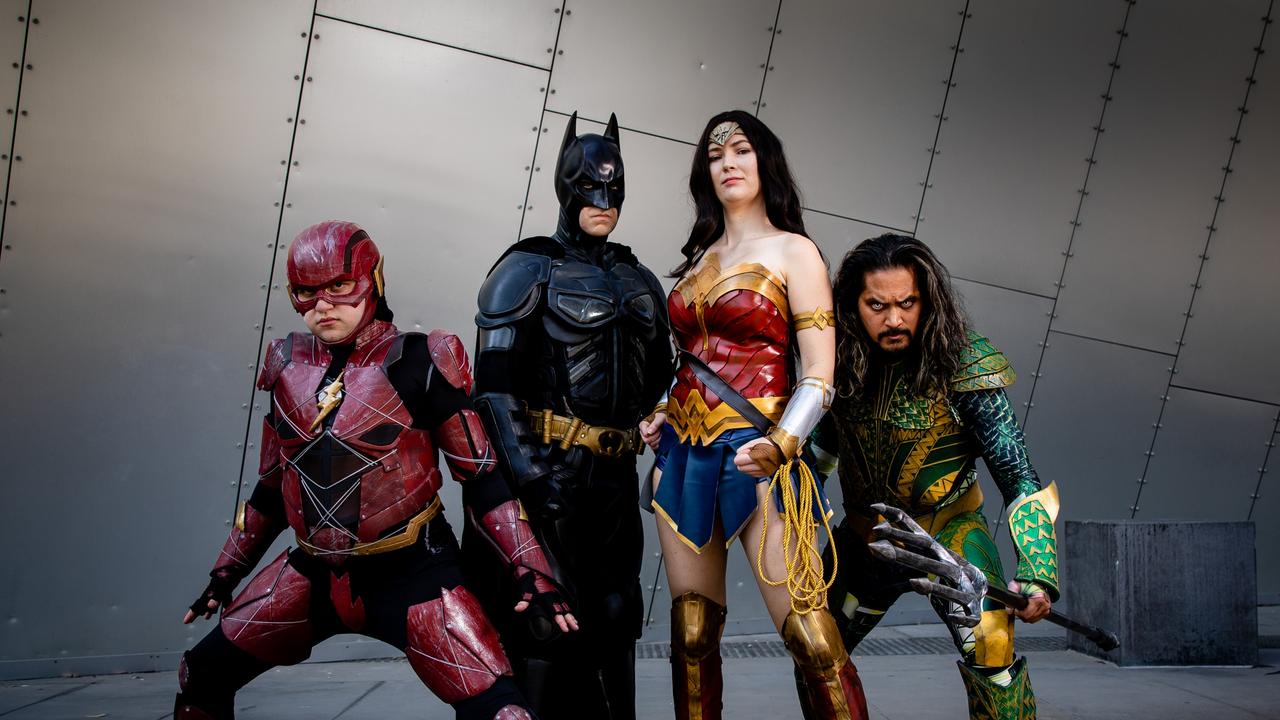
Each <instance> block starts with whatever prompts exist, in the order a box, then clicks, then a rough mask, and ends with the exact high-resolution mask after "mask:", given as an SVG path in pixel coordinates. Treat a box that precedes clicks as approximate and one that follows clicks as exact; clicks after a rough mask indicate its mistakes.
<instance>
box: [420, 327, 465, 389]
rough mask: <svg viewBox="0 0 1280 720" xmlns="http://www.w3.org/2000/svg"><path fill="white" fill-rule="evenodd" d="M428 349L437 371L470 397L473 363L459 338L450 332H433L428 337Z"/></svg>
mask: <svg viewBox="0 0 1280 720" xmlns="http://www.w3.org/2000/svg"><path fill="white" fill-rule="evenodd" d="M427 347H429V348H430V349H431V361H432V362H434V363H435V364H436V370H439V371H440V374H441V375H443V376H444V379H445V380H448V381H449V384H450V385H452V386H454V387H456V388H462V391H463V392H465V393H467V394H468V395H470V394H471V385H472V378H471V361H470V360H469V359H468V358H467V351H466V348H464V347H462V341H461V340H459V339H458V336H457V335H454V334H453V333H451V332H449V331H448V330H432V331H431V332H430V333H429V334H428V335H427Z"/></svg>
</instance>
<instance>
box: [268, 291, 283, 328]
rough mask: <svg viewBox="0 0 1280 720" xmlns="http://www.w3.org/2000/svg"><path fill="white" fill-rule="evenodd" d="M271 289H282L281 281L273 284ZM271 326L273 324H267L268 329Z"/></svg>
mask: <svg viewBox="0 0 1280 720" xmlns="http://www.w3.org/2000/svg"><path fill="white" fill-rule="evenodd" d="M271 289H272V290H279V289H280V283H276V284H274V285H272V286H271ZM270 328H271V326H270V325H268V326H267V329H270Z"/></svg>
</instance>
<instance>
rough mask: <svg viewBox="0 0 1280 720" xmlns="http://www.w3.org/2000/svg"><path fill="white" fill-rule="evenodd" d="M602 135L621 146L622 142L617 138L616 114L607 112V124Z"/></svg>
mask: <svg viewBox="0 0 1280 720" xmlns="http://www.w3.org/2000/svg"><path fill="white" fill-rule="evenodd" d="M604 136H605V137H607V138H609V139H610V140H612V141H614V142H615V143H617V145H618V147H622V143H621V142H620V141H619V140H618V116H617V115H616V114H615V113H609V124H608V125H607V126H606V127H605V129H604Z"/></svg>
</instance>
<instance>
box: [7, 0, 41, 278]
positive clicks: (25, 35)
mask: <svg viewBox="0 0 1280 720" xmlns="http://www.w3.org/2000/svg"><path fill="white" fill-rule="evenodd" d="M34 2H35V0H27V14H26V15H25V16H24V17H25V18H26V26H25V27H23V29H22V58H21V60H19V61H18V93H17V95H15V96H14V98H13V133H12V134H11V135H10V137H9V164H8V167H7V168H6V169H5V179H4V204H3V205H0V259H3V258H4V230H5V224H6V221H7V220H8V219H9V191H10V190H12V189H13V156H14V155H15V154H16V153H17V150H18V118H19V117H21V116H22V80H23V78H24V77H26V74H27V40H28V39H29V38H30V37H31V6H32V5H33V4H34Z"/></svg>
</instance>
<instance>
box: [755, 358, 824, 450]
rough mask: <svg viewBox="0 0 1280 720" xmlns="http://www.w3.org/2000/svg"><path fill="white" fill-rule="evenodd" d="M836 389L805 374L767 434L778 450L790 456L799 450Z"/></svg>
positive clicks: (820, 417)
mask: <svg viewBox="0 0 1280 720" xmlns="http://www.w3.org/2000/svg"><path fill="white" fill-rule="evenodd" d="M835 396H836V389H835V387H834V386H832V385H830V384H828V383H827V382H826V381H824V380H823V379H822V378H816V377H807V378H804V379H802V380H801V381H800V382H799V383H797V384H796V388H795V392H793V393H792V394H791V399H790V400H788V401H787V409H786V410H784V411H783V413H782V419H781V420H779V421H778V424H777V425H775V426H774V427H773V428H772V429H771V430H769V434H768V438H769V439H770V440H771V441H773V444H775V445H777V446H778V448H779V449H780V450H782V454H783V455H784V456H785V457H786V458H787V459H791V458H793V457H795V456H796V455H797V454H798V453H799V452H800V445H801V444H802V443H803V442H804V439H805V438H807V437H809V433H811V432H813V429H814V428H815V427H817V426H818V421H819V420H821V419H822V416H823V415H824V414H826V412H827V411H828V410H830V409H831V401H832V400H834V399H835Z"/></svg>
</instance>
